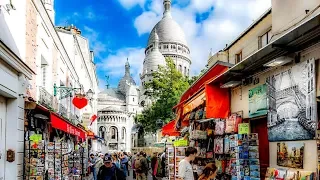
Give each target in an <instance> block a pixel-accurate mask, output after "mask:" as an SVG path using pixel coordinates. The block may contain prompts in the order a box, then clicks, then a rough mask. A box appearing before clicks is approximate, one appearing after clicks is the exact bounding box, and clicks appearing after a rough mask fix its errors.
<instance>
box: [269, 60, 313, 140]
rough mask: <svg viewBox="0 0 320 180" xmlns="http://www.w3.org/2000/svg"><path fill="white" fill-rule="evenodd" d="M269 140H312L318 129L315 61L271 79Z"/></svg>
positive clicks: (278, 74)
mask: <svg viewBox="0 0 320 180" xmlns="http://www.w3.org/2000/svg"><path fill="white" fill-rule="evenodd" d="M267 86H268V87H267V96H268V106H269V107H268V108H269V112H268V137H269V141H273V142H274V141H292V140H308V139H313V138H314V137H315V132H316V124H317V120H316V116H317V115H316V113H317V111H316V90H315V87H316V85H315V60H314V59H310V60H306V61H304V62H301V63H299V64H296V65H294V66H292V67H291V68H289V69H287V70H285V71H282V72H280V73H276V74H273V75H271V76H270V77H268V78H267Z"/></svg>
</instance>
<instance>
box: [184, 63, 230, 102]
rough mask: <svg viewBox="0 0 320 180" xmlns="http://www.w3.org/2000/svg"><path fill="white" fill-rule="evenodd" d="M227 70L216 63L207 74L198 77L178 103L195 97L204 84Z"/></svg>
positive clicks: (226, 67)
mask: <svg viewBox="0 0 320 180" xmlns="http://www.w3.org/2000/svg"><path fill="white" fill-rule="evenodd" d="M228 69H229V67H228V66H225V65H223V64H220V63H217V64H216V65H214V66H212V67H211V68H210V69H209V70H208V71H207V73H205V74H204V75H203V76H202V77H200V78H199V79H198V80H197V81H196V82H195V83H194V84H193V85H192V86H191V87H190V88H189V89H188V90H187V91H186V92H185V93H184V94H183V95H182V96H181V99H180V102H182V101H185V100H187V99H189V98H190V97H191V96H193V95H195V94H196V92H198V91H199V90H200V89H201V88H204V85H205V84H206V82H208V81H210V80H212V79H214V78H216V77H217V76H219V75H220V74H222V73H224V72H226V71H227V70H228Z"/></svg>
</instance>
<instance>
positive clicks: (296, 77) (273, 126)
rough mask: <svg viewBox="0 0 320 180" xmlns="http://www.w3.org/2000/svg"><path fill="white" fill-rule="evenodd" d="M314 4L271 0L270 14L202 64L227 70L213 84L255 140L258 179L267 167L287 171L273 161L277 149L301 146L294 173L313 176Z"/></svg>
mask: <svg viewBox="0 0 320 180" xmlns="http://www.w3.org/2000/svg"><path fill="white" fill-rule="evenodd" d="M319 3H320V2H319V0H314V1H313V0H312V1H308V2H305V1H303V0H294V1H289V0H288V1H281V2H280V1H276V0H273V1H272V8H271V9H269V10H267V11H266V12H265V13H264V14H263V15H262V16H261V17H260V18H259V19H258V20H257V21H255V22H254V23H253V24H252V25H251V26H249V27H248V28H247V29H246V30H245V31H244V32H243V33H242V34H241V35H240V36H239V37H238V38H236V39H235V40H234V41H232V42H231V43H230V44H229V45H228V46H227V47H226V48H224V49H222V50H221V51H219V52H217V53H216V54H214V55H212V56H210V58H209V60H208V66H209V67H211V66H214V65H215V64H216V63H217V62H221V61H222V62H228V63H231V64H233V67H231V68H230V69H229V70H228V71H227V72H226V73H224V74H223V75H221V76H220V78H218V79H216V82H215V81H214V83H216V84H222V85H221V86H220V88H227V89H229V90H230V95H231V96H230V102H231V104H230V111H231V113H232V114H237V115H240V116H241V117H242V118H243V119H244V121H245V122H248V123H249V124H250V132H251V133H258V134H259V154H260V158H259V161H260V166H261V167H260V171H261V172H262V174H261V178H264V177H265V175H266V174H265V172H266V169H267V167H271V168H276V169H278V168H283V166H285V167H288V165H285V164H281V162H280V161H279V157H278V156H279V155H278V154H279V152H280V151H281V150H280V144H290V143H291V144H303V146H304V150H303V151H304V153H302V154H303V156H302V157H303V164H302V165H301V167H302V168H299V171H308V172H317V166H318V165H319V163H318V159H317V158H315V157H317V155H316V154H317V153H318V152H317V148H318V147H317V140H315V139H319V137H316V136H317V135H316V133H315V132H316V131H317V130H319V127H318V126H317V124H318V122H319V115H320V114H319V105H320V103H319V102H320V101H319V100H320V98H319V97H320V93H319V87H320V86H319V82H320V79H319V77H320V76H319V59H320V56H319V53H318V52H319V48H320V44H319V33H318V32H319V29H320V24H319V22H318V18H319V17H320V9H319ZM257 90H258V91H257ZM318 155H319V153H318ZM280 166H281V167H280Z"/></svg>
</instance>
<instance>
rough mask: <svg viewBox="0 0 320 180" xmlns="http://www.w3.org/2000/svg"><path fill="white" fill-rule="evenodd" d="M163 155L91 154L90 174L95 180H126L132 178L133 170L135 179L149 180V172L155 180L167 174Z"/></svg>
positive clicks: (141, 153)
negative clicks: (131, 171) (131, 172)
mask: <svg viewBox="0 0 320 180" xmlns="http://www.w3.org/2000/svg"><path fill="white" fill-rule="evenodd" d="M163 154H164V153H163ZM161 155H162V154H160V155H158V153H154V154H153V155H152V156H150V155H147V154H146V153H145V152H139V153H134V154H131V153H126V152H118V153H106V154H102V153H96V154H95V153H90V158H89V173H91V174H92V176H93V179H94V180H125V179H127V177H128V176H130V170H129V168H131V169H133V179H137V180H147V178H148V173H149V171H150V172H151V174H152V176H153V179H157V178H156V177H157V176H158V177H159V176H162V177H164V174H165V159H164V158H165V157H164V156H161ZM161 158H162V159H163V160H161ZM150 165H151V166H150ZM161 167H163V168H161Z"/></svg>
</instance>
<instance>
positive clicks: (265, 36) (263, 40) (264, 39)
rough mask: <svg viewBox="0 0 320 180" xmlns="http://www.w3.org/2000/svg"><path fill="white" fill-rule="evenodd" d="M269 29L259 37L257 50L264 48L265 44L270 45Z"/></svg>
mask: <svg viewBox="0 0 320 180" xmlns="http://www.w3.org/2000/svg"><path fill="white" fill-rule="evenodd" d="M271 37H272V35H271V29H270V30H269V31H268V32H266V33H265V34H263V35H262V36H260V37H259V49H260V48H263V47H264V46H266V45H267V44H269V43H270V40H271Z"/></svg>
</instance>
